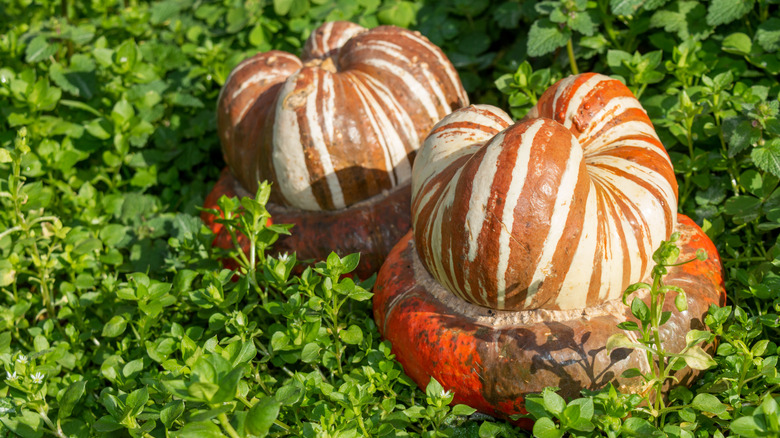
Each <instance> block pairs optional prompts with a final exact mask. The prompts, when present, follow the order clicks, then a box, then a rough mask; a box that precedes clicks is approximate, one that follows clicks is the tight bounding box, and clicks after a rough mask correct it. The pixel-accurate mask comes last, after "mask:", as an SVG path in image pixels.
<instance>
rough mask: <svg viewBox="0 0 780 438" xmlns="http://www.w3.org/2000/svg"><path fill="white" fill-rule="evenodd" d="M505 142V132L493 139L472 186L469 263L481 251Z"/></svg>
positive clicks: (469, 216) (467, 214)
mask: <svg viewBox="0 0 780 438" xmlns="http://www.w3.org/2000/svg"><path fill="white" fill-rule="evenodd" d="M503 142H504V132H501V133H500V134H498V135H496V136H495V137H493V140H491V141H490V143H488V145H487V146H486V147H487V151H486V153H485V155H484V156H483V157H482V161H481V162H480V163H479V168H478V169H477V173H476V174H475V175H474V181H473V182H472V186H471V197H470V198H469V211H468V213H466V232H467V233H468V236H469V239H468V242H469V248H468V249H469V261H470V262H473V261H474V259H475V258H476V257H477V250H478V249H479V242H478V240H479V235H480V233H481V232H482V227H483V226H484V225H485V216H486V212H487V203H488V200H489V199H490V188H491V186H492V185H493V179H494V178H495V176H496V171H497V170H498V156H499V154H500V153H501V144H502V143H503Z"/></svg>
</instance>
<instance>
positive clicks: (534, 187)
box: [412, 74, 677, 310]
mask: <svg viewBox="0 0 780 438" xmlns="http://www.w3.org/2000/svg"><path fill="white" fill-rule="evenodd" d="M676 210H677V182H676V180H675V177H674V172H673V169H672V165H671V162H670V160H669V156H668V155H667V153H666V150H665V149H664V147H663V145H662V144H661V142H660V141H659V139H658V136H657V135H656V133H655V130H654V129H653V126H652V123H651V122H650V119H649V118H648V116H647V114H646V113H645V111H644V110H643V109H642V107H641V106H640V104H639V102H638V101H637V100H636V98H635V97H634V96H633V94H632V93H631V92H630V91H629V90H628V88H626V87H625V86H624V85H623V84H622V83H621V82H619V81H617V80H614V79H610V78H608V77H606V76H602V75H598V74H581V75H577V76H571V77H568V78H566V79H563V80H561V81H559V82H558V83H556V84H555V85H554V86H552V87H551V88H550V89H548V90H547V91H546V92H545V93H544V94H543V95H542V97H541V98H540V99H539V102H538V103H537V105H536V106H535V107H534V108H533V109H532V110H531V112H530V113H529V115H528V116H527V117H526V118H525V119H523V120H522V121H520V122H518V123H516V124H512V121H511V120H510V118H509V116H507V115H506V113H504V112H503V111H501V110H500V109H498V108H495V107H491V106H486V105H477V106H470V107H467V108H463V109H461V110H458V111H455V112H454V113H453V114H451V115H449V116H448V117H446V118H444V119H443V120H442V121H441V122H440V123H438V124H437V125H436V126H435V127H434V129H433V130H432V131H431V133H430V135H429V136H428V138H427V139H426V141H425V143H424V145H423V147H422V148H421V149H420V151H419V154H418V157H417V161H416V162H415V164H414V169H413V175H412V218H413V224H414V235H415V241H416V245H417V251H418V253H419V255H420V257H421V259H422V261H423V263H424V265H425V267H426V268H427V269H428V271H429V272H430V273H431V274H432V275H433V277H435V278H436V280H437V281H439V282H440V283H441V284H442V285H443V286H444V287H446V288H447V289H448V290H450V291H451V292H453V293H454V294H456V295H458V296H460V297H461V298H463V299H465V300H467V301H470V302H472V303H474V304H478V305H481V306H485V307H490V308H494V309H518V310H519V309H535V308H544V309H579V308H584V307H586V306H591V305H595V304H599V303H602V302H604V301H607V300H610V299H614V298H617V297H619V296H620V295H621V293H622V292H623V290H624V289H625V288H626V287H627V286H628V285H629V284H631V283H634V282H637V281H641V280H643V279H644V278H645V277H647V276H648V275H649V273H650V271H651V269H652V267H653V265H654V263H653V261H652V253H653V251H654V249H655V248H656V247H657V246H658V245H659V244H660V242H661V240H664V239H667V238H668V237H669V236H670V235H671V233H672V231H673V230H674V227H675V221H676Z"/></svg>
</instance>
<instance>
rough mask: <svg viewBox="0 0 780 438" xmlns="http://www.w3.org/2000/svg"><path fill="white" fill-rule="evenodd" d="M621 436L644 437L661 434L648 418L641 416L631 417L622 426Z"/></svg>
mask: <svg viewBox="0 0 780 438" xmlns="http://www.w3.org/2000/svg"><path fill="white" fill-rule="evenodd" d="M620 432H621V434H620V436H637V437H642V438H647V437H652V436H659V431H658V429H656V428H655V427H653V425H652V424H650V423H649V422H648V421H647V420H645V419H643V418H639V417H630V418H628V419H627V420H626V421H625V422H624V423H623V426H622V427H621V428H620Z"/></svg>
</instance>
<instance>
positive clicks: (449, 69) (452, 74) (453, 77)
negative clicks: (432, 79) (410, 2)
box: [401, 32, 469, 104]
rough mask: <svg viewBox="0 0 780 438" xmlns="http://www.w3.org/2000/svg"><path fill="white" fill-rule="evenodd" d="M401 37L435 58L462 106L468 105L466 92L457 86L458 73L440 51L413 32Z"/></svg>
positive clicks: (405, 33)
mask: <svg viewBox="0 0 780 438" xmlns="http://www.w3.org/2000/svg"><path fill="white" fill-rule="evenodd" d="M401 35H403V36H404V37H406V38H409V39H411V40H414V41H417V42H418V43H419V44H420V45H422V46H423V47H425V48H426V49H428V51H429V52H430V53H431V54H433V56H435V57H436V60H437V61H438V65H440V66H442V67H444V71H445V72H446V73H447V77H449V79H450V82H451V83H452V86H453V88H455V90H457V92H458V97H459V98H460V100H461V101H462V102H463V103H464V104H468V102H469V98H468V96H466V92H465V91H464V90H463V87H460V86H459V85H458V84H460V80H459V79H458V73H457V72H456V71H455V68H454V67H453V66H452V63H451V62H450V60H449V59H447V57H446V56H444V54H443V53H442V52H441V50H438V48H437V47H436V46H434V45H433V44H432V43H431V42H430V41H426V40H424V39H422V38H420V37H418V36H417V35H416V34H415V33H413V32H402V33H401Z"/></svg>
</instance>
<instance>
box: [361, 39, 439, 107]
mask: <svg viewBox="0 0 780 438" xmlns="http://www.w3.org/2000/svg"><path fill="white" fill-rule="evenodd" d="M360 50H376V51H378V52H381V53H383V54H384V55H385V56H387V57H389V58H391V59H395V60H399V59H400V60H401V61H405V63H410V61H409V60H408V59H407V58H406V57H405V56H403V55H401V54H400V52H399V51H397V50H394V49H389V48H388V47H386V45H382V44H376V43H375V42H372V43H371V44H363V45H360V46H357V47H356V48H355V50H354V51H360ZM362 62H363V63H364V64H367V65H370V66H373V67H376V68H378V69H381V70H386V71H388V72H389V73H391V74H392V75H394V76H396V77H398V78H399V79H400V80H401V82H403V83H404V84H405V85H406V88H407V89H408V96H410V97H412V98H414V99H416V100H417V101H418V102H420V104H421V105H422V106H423V108H424V109H425V111H426V113H428V116H429V117H430V118H431V119H432V120H439V118H440V117H439V111H438V110H437V109H436V104H435V103H434V102H433V99H432V98H431V95H430V92H429V91H428V90H427V89H426V88H425V86H424V85H423V84H421V83H420V81H418V80H417V78H415V77H414V75H412V74H411V73H410V72H408V71H407V70H405V69H404V68H402V67H400V66H399V65H397V64H394V63H392V62H390V61H388V60H385V59H380V58H368V59H365V60H363V61H362Z"/></svg>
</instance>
